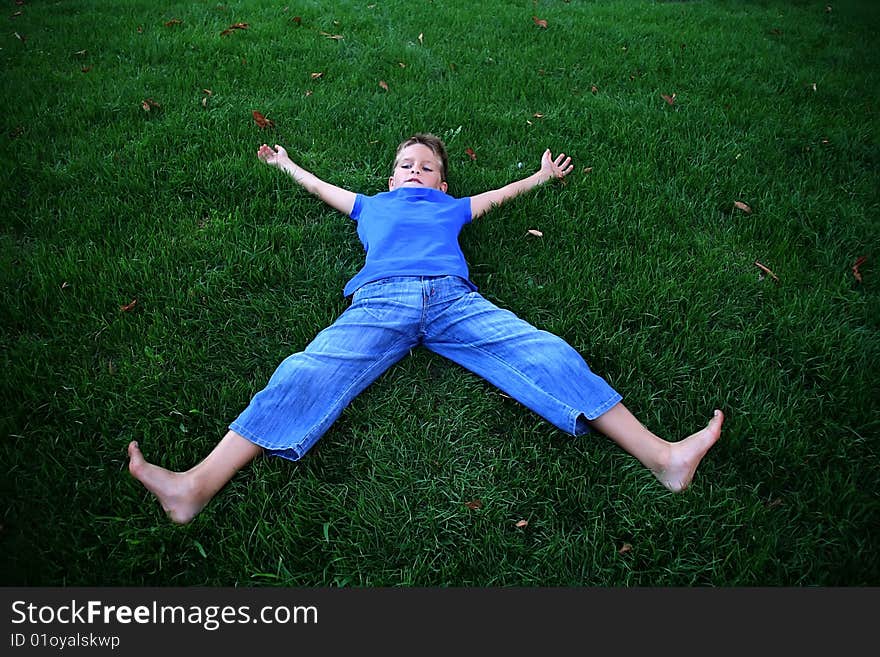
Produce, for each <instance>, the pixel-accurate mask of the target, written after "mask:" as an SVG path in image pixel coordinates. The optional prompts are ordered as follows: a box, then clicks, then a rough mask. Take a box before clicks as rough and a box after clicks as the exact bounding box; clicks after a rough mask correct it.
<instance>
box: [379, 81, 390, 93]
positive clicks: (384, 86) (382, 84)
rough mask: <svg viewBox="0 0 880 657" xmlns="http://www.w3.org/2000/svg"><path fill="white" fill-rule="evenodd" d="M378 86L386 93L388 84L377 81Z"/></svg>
mask: <svg viewBox="0 0 880 657" xmlns="http://www.w3.org/2000/svg"><path fill="white" fill-rule="evenodd" d="M379 86H380V87H382V88H383V89H384V90H385V91H388V83H387V82H385V80H379Z"/></svg>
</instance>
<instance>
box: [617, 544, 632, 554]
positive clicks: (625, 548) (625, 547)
mask: <svg viewBox="0 0 880 657" xmlns="http://www.w3.org/2000/svg"><path fill="white" fill-rule="evenodd" d="M632 549H633V546H632V545H630V544H629V543H624V544H623V545H621V546H620V549H619V550H618V551H617V554H626V553H627V552H629V551H630V550H632Z"/></svg>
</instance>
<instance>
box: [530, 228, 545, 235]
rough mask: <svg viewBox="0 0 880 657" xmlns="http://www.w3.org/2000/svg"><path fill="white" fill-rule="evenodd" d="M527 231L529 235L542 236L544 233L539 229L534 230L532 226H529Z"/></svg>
mask: <svg viewBox="0 0 880 657" xmlns="http://www.w3.org/2000/svg"><path fill="white" fill-rule="evenodd" d="M528 233H529V235H534V236H535V237H544V233H542V232H541V231H540V230H535V229H534V228H529V230H528Z"/></svg>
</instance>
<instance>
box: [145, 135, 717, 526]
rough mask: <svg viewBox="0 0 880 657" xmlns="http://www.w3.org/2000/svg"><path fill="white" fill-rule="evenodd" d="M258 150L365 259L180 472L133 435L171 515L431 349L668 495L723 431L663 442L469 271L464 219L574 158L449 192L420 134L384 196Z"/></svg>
mask: <svg viewBox="0 0 880 657" xmlns="http://www.w3.org/2000/svg"><path fill="white" fill-rule="evenodd" d="M257 156H258V157H259V159H260V160H262V161H263V162H265V163H266V164H268V165H270V166H275V167H277V168H279V169H281V170H282V171H285V172H286V173H287V174H289V175H290V176H291V177H292V178H293V179H294V180H295V181H296V182H297V183H299V184H300V185H302V186H303V187H304V188H305V189H306V190H308V191H309V192H311V193H312V194H314V195H316V196H317V197H318V198H320V199H321V200H322V201H324V202H325V203H327V204H328V205H330V206H332V207H334V208H336V209H337V210H339V211H340V212H342V213H343V214H346V215H349V216H350V217H351V218H352V219H354V220H355V221H357V222H358V226H357V230H358V235H359V237H360V239H361V241H362V242H363V244H364V249H365V250H366V262H365V264H364V267H363V268H362V269H361V271H360V272H358V273H357V274H356V275H355V276H354V277H353V278H352V279H351V280H350V281H349V282H348V283H347V284H346V286H345V290H344V294H345V295H346V296H348V295H352V303H351V306H350V307H349V308H348V309H346V310H345V311H344V312H343V313H342V315H340V316H339V318H338V319H337V320H336V321H335V322H334V323H333V324H332V325H331V326H329V327H328V328H326V329H324V330H323V331H321V332H320V333H319V334H318V335H317V336H316V337H315V339H314V340H313V341H312V342H311V343H310V344H309V345H308V346H307V347H306V349H305V350H304V351H302V352H300V353H297V354H294V355H292V356H290V357H288V358H287V359H285V360H284V361H283V362H282V363H281V364H280V365H279V366H278V368H277V369H276V371H275V373H274V374H273V375H272V377H271V378H270V380H269V382H268V384H267V386H266V388H264V389H263V390H262V391H261V392H259V393H257V394H256V395H255V396H254V398H253V399H252V400H251V403H250V404H249V405H248V407H247V408H246V409H245V410H244V411H243V412H242V413H241V415H239V417H238V418H237V419H236V420H235V421H234V422H233V423H232V424H231V425H230V427H229V432H228V433H227V434H226V435H225V436H224V438H223V439H222V440H221V441H220V442H219V443H218V444H217V446H216V447H215V448H214V449H213V450H212V451H211V452H210V454H208V456H207V457H206V458H205V459H204V460H203V461H202V462H200V463H199V464H198V465H196V466H195V467H193V468H191V469H190V470H188V471H186V472H172V471H170V470H166V469H164V468H161V467H159V466H156V465H153V464H151V463H148V462H147V461H146V460H145V459H144V457H143V455H142V454H141V452H140V449H139V448H138V445H137V443H136V442H134V441H132V443H131V444H130V445H129V446H128V453H129V470H130V472H131V474H132V475H133V476H134V477H135V478H136V479H137V480H138V481H140V482H141V483H142V484H143V485H144V486H145V487H146V488H147V489H148V490H149V491H150V492H152V493H153V495H155V496H156V498H157V499H158V500H159V503H160V504H161V505H162V508H163V509H164V510H165V512H166V513H167V514H168V516H169V517H170V518H171V520H172V521H174V522H176V523H187V522H189V521H190V520H192V519H193V518H194V517H195V516H196V514H198V513H199V511H201V510H202V508H204V506H205V505H206V504H207V503H208V502H209V501H210V500H211V498H213V497H214V495H215V494H216V493H217V492H218V491H219V490H220V489H221V488H222V487H223V486H224V485H225V484H226V483H227V482H228V481H229V480H230V479H231V478H232V476H233V475H234V474H235V473H236V472H237V471H238V470H239V469H240V468H242V467H243V466H245V465H246V464H248V463H249V462H250V461H251V460H253V459H254V458H255V457H257V456H258V455H260V454H261V453H263V451H267V452H269V453H270V454H273V455H277V456H283V457H285V458H288V459H291V460H298V459H300V458H301V457H302V456H303V455H304V454H305V453H306V452H307V451H308V450H309V449H310V448H311V447H312V445H314V443H315V442H316V441H317V440H318V438H320V436H321V435H322V434H323V433H324V432H325V431H326V430H327V429H328V428H329V427H330V425H331V424H332V423H333V422H334V421H335V420H336V418H337V417H339V415H340V414H341V413H342V410H343V409H344V408H345V407H346V406H347V405H348V404H349V402H351V400H352V399H354V397H355V396H357V394H359V393H360V392H361V391H362V390H363V389H364V388H366V387H367V386H368V385H369V384H370V383H372V382H373V381H374V380H375V379H376V378H377V377H378V376H379V375H380V374H382V373H383V372H384V371H385V370H386V369H388V367H390V366H391V365H392V364H393V363H395V362H397V361H398V360H400V359H401V358H402V357H403V356H405V355H406V354H407V353H408V352H409V350H410V349H412V348H413V347H415V346H417V345H423V346H425V347H427V348H428V349H430V350H432V351H434V352H436V353H439V354H441V355H443V356H445V357H447V358H449V359H451V360H454V361H455V362H457V363H459V364H461V365H462V366H464V367H466V368H467V369H470V370H472V371H474V372H476V373H477V374H479V375H480V376H482V377H483V378H485V379H487V380H488V381H490V382H491V383H493V384H494V385H496V386H498V387H499V388H501V389H503V390H504V391H505V392H506V393H507V394H509V395H510V396H511V397H513V398H514V399H517V400H518V401H520V402H521V403H523V404H524V405H526V406H528V407H529V408H531V409H532V410H534V411H535V412H536V413H538V414H539V415H541V416H543V417H544V418H546V419H547V420H548V421H550V422H551V423H553V424H554V425H555V426H557V427H559V428H560V429H562V430H563V431H566V432H568V433H570V434H573V435H580V434H584V433H586V432H588V431H589V429H590V428H593V429H596V430H597V431H599V432H601V433H603V434H605V435H606V436H608V437H609V438H610V439H611V440H613V441H614V442H615V443H617V444H618V445H619V446H620V447H622V448H623V449H624V450H626V451H627V452H628V453H630V454H631V455H633V456H635V457H636V458H637V459H638V460H639V461H640V462H641V463H642V464H643V465H645V467H647V468H648V469H650V470H651V472H652V473H653V474H654V476H655V477H657V479H658V480H659V481H660V482H661V483H662V484H663V485H664V486H666V487H667V488H668V489H670V490H672V491H676V492H677V491H681V490H684V489H685V488H686V487H687V486H688V485H689V484H690V482H691V480H692V478H693V476H694V472H695V471H696V468H697V466H698V465H699V463H700V461H701V460H702V458H703V457H704V456H705V454H706V452H708V451H709V449H710V448H711V447H712V445H713V444H714V443H715V442H716V441H717V440H718V438H719V437H720V435H721V425H722V423H723V421H724V415H723V414H722V413H721V411H719V410H716V411H715V415H714V417H713V418H712V419H711V420H710V422H709V424H708V425H707V426H706V427H705V428H704V429H702V430H700V431H698V432H696V433H694V434H692V435H690V436H688V437H687V438H685V439H683V440H680V441H678V442H667V441H665V440H663V439H662V438H659V437H658V436H656V435H654V434H653V433H651V432H650V431H648V429H647V428H645V427H644V426H643V425H642V424H641V423H640V422H639V421H638V420H637V419H636V418H635V417H634V416H633V415H632V414H631V413H630V412H629V411H628V410H627V409H626V407H624V405H623V404H622V403H621V401H620V400H621V396H620V395H619V394H618V393H617V392H616V391H615V390H613V389H612V388H611V387H610V386H609V385H608V384H607V383H606V382H605V381H604V380H603V379H602V378H601V377H599V376H597V375H595V374H594V373H593V372H592V371H591V370H590V368H589V367H588V366H587V364H586V363H585V362H584V360H583V359H582V358H581V356H580V355H579V354H578V353H577V352H576V351H575V350H574V349H573V348H572V347H570V346H569V345H568V344H567V343H566V342H564V341H563V340H562V339H561V338H559V337H557V336H555V335H553V334H550V333H547V332H545V331H539V330H538V329H536V328H534V327H533V326H531V325H530V324H528V323H527V322H525V321H523V320H521V319H519V318H518V317H516V315H514V314H513V313H511V312H509V311H507V310H502V309H500V308H498V307H497V306H495V305H493V304H492V303H490V302H489V301H487V300H486V299H484V298H483V297H482V296H481V295H480V294H479V293H478V292H477V291H476V286H475V285H474V284H473V283H471V282H470V280H469V279H468V269H467V264H466V262H465V259H464V256H463V255H462V252H461V249H460V247H459V245H458V234H459V232H460V231H461V229H462V227H463V226H464V225H465V224H466V223H468V222H469V221H472V220H473V219H476V218H478V217H480V216H482V215H483V214H485V213H486V212H488V211H489V210H491V209H492V208H494V207H495V206H498V205H501V204H502V203H504V202H505V201H507V200H509V199H512V198H514V197H515V196H518V195H520V194H522V193H524V192H527V191H529V190H531V189H533V188H535V187H536V186H538V185H541V184H543V183H545V182H547V181H550V180H553V179H556V178H564V177H565V176H567V175H568V174H569V173H571V171H572V169H573V165H572V164H571V158H568V157H565V155H564V154H560V155H559V156H557V157H556V158H553V157H552V155H551V153H550V150H549V149H547V150H546V151H545V152H544V154H543V156H542V158H541V166H540V168H539V169H538V171H536V172H535V173H533V174H532V175H531V176H528V177H527V178H523V179H522V180H518V181H516V182H513V183H510V184H509V185H506V186H504V187H501V188H500V189H495V190H492V191H488V192H484V193H482V194H478V195H476V196H473V197H470V198H463V199H456V198H454V197H452V196H449V195H447V194H446V190H447V183H446V172H447V168H448V158H447V154H446V148H445V145H444V144H443V142H442V141H441V140H440V139H438V138H437V137H435V136H433V135H430V134H417V135H414V136H413V137H411V138H409V139H407V140H405V141H404V142H403V143H401V144H400V146H399V147H398V149H397V154H396V156H395V161H394V167H393V170H392V174H391V176H390V177H389V179H388V192H383V193H381V194H376V195H375V196H371V197H367V196H363V195H361V194H355V193H354V192H350V191H348V190H345V189H342V188H340V187H337V186H335V185H332V184H330V183H327V182H324V181H323V180H321V179H320V178H318V177H317V176H315V175H313V174H311V173H309V172H308V171H306V170H305V169H303V168H302V167H300V166H299V165H297V164H295V163H294V162H293V161H292V160H291V159H290V158H289V157H288V155H287V151H286V150H285V149H284V148H282V147H281V146H278V145H277V144H276V146H275V148H274V149H273V148H270V147H269V146H267V145H266V144H263V145H262V146H260V148H259V150H258V152H257Z"/></svg>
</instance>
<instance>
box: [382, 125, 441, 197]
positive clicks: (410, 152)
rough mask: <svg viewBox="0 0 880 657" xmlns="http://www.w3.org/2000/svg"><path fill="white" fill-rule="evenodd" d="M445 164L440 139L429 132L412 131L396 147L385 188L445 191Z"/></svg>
mask: <svg viewBox="0 0 880 657" xmlns="http://www.w3.org/2000/svg"><path fill="white" fill-rule="evenodd" d="M448 165H449V158H448V157H447V155H446V146H445V145H444V144H443V140H442V139H440V138H439V137H435V136H434V135H432V134H428V133H419V134H416V135H413V136H412V137H410V138H409V139H406V140H404V141H403V142H401V143H400V146H398V147H397V154H396V155H395V156H394V168H393V169H392V171H391V177H390V178H388V189H389V190H393V189H397V188H398V187H430V188H432V189H439V190H440V191H441V192H445V191H446V189H447V185H446V169H447V168H448Z"/></svg>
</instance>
